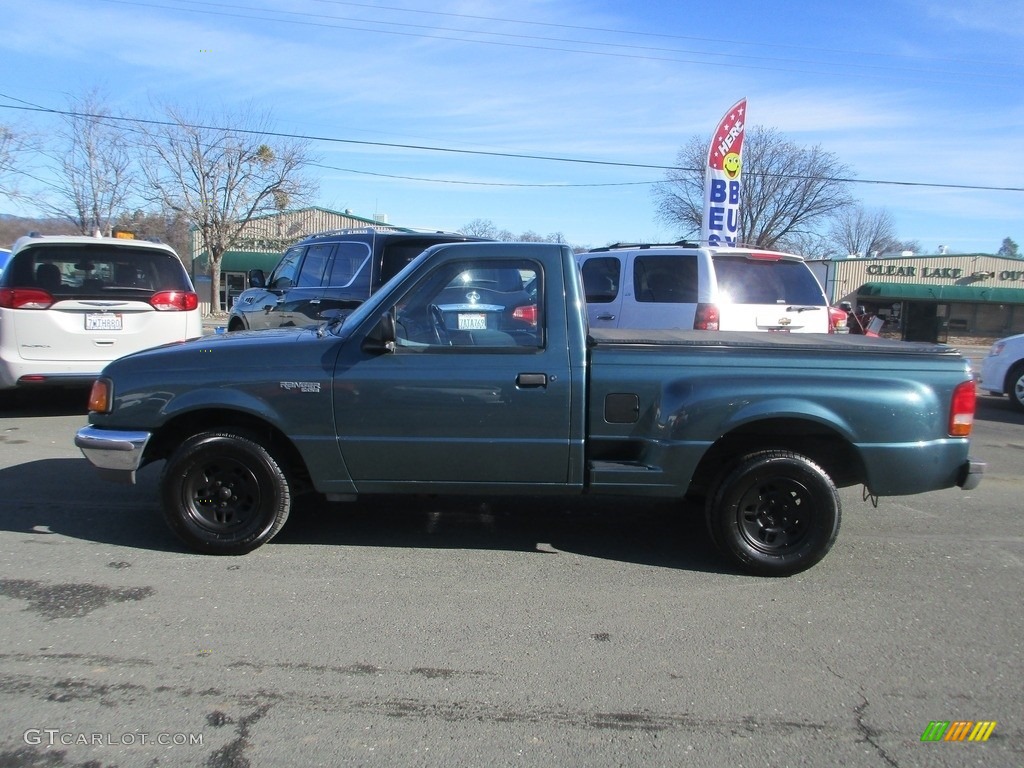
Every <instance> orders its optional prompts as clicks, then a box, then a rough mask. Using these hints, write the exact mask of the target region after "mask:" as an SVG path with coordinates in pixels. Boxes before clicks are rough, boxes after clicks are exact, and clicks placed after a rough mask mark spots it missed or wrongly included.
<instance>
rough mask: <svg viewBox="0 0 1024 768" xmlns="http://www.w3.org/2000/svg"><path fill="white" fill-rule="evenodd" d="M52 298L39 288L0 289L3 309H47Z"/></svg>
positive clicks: (0, 302) (0, 304) (0, 303)
mask: <svg viewBox="0 0 1024 768" xmlns="http://www.w3.org/2000/svg"><path fill="white" fill-rule="evenodd" d="M52 304H53V296H52V295H51V294H50V293H47V292H46V291H44V290H42V289H40V288H0V307H3V308H4V309H49V308H50V306H51V305H52Z"/></svg>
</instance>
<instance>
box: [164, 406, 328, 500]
mask: <svg viewBox="0 0 1024 768" xmlns="http://www.w3.org/2000/svg"><path fill="white" fill-rule="evenodd" d="M218 430H231V431H238V432H242V433H245V434H247V435H249V436H251V437H252V439H254V440H255V441H257V442H258V443H260V445H262V446H263V447H264V448H266V449H267V450H268V451H270V452H271V453H272V454H273V455H274V457H275V458H276V459H277V460H278V462H280V463H281V465H282V468H283V469H284V470H285V473H286V474H287V476H288V478H289V480H290V481H291V482H292V483H293V484H294V485H295V487H294V488H293V491H294V493H301V492H302V491H305V490H309V489H311V488H312V483H311V482H310V479H309V470H308V469H307V468H306V464H305V462H304V461H303V460H302V455H301V454H300V453H299V451H298V449H297V448H296V447H295V444H294V443H292V441H291V440H289V439H288V437H287V435H285V434H284V432H282V431H281V430H279V429H278V428H277V427H275V426H274V425H273V424H270V423H269V422H267V421H265V420H263V419H261V418H259V417H258V416H253V415H252V414H248V413H242V412H240V411H230V410H216V409H207V410H200V411H190V412H189V413H186V414H182V415H181V416H177V417H175V418H173V419H171V420H170V421H168V422H167V423H166V424H164V425H163V427H161V428H160V430H159V431H158V432H157V433H156V435H155V436H154V438H153V440H152V441H151V442H150V444H149V445H148V446H147V448H146V463H149V462H151V461H158V460H160V459H166V458H168V457H169V456H170V455H171V454H172V453H173V452H174V450H175V449H176V448H177V447H178V446H179V445H181V443H182V442H184V441H185V440H187V439H188V438H189V437H191V436H192V435H195V434H198V433H200V432H215V431H218Z"/></svg>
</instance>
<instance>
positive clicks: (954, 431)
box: [949, 379, 978, 437]
mask: <svg viewBox="0 0 1024 768" xmlns="http://www.w3.org/2000/svg"><path fill="white" fill-rule="evenodd" d="M977 402H978V390H977V387H975V385H974V380H973V379H972V380H970V381H964V382H961V383H960V384H958V385H957V387H956V389H954V390H953V397H952V399H951V400H950V405H949V436H950V437H968V436H969V435H970V434H971V427H973V426H974V409H975V407H976V406H977Z"/></svg>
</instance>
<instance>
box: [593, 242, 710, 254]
mask: <svg viewBox="0 0 1024 768" xmlns="http://www.w3.org/2000/svg"><path fill="white" fill-rule="evenodd" d="M624 248H641V249H644V248H700V244H699V243H694V242H691V241H690V240H677V241H676V242H674V243H612V244H611V245H603V246H601V247H600V248H591V249H590V250H589V251H587V253H600V252H601V251H615V250H622V249H624Z"/></svg>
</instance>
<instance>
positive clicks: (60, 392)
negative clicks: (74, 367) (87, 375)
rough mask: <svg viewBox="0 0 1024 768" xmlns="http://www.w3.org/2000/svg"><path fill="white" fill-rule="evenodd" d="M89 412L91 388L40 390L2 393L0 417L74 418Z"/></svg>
mask: <svg viewBox="0 0 1024 768" xmlns="http://www.w3.org/2000/svg"><path fill="white" fill-rule="evenodd" d="M88 412H89V387H75V388H57V387H52V388H39V389H32V390H18V391H10V390H8V391H4V392H0V417H3V418H15V419H16V418H24V419H30V418H35V417H38V416H73V415H74V414H76V413H80V414H82V417H83V418H82V423H83V424H85V416H86V415H87V414H88Z"/></svg>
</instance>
